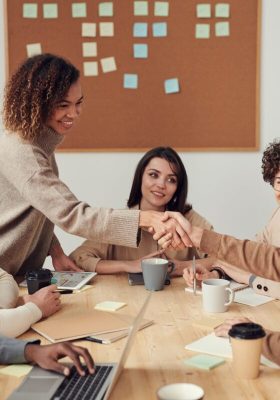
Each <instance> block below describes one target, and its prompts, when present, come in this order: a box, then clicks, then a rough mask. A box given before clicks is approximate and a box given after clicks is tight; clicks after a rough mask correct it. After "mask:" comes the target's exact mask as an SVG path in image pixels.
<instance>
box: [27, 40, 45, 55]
mask: <svg viewBox="0 0 280 400" xmlns="http://www.w3.org/2000/svg"><path fill="white" fill-rule="evenodd" d="M26 52H27V56H28V57H33V56H37V55H38V54H42V46H41V43H29V44H27V45H26Z"/></svg>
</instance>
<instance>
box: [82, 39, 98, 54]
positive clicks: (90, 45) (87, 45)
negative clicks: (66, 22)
mask: <svg viewBox="0 0 280 400" xmlns="http://www.w3.org/2000/svg"><path fill="white" fill-rule="evenodd" d="M96 56H97V44H96V42H84V43H83V57H96Z"/></svg>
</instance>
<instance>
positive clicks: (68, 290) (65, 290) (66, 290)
mask: <svg viewBox="0 0 280 400" xmlns="http://www.w3.org/2000/svg"><path fill="white" fill-rule="evenodd" d="M55 292H58V293H60V294H72V293H73V290H71V289H57V290H55Z"/></svg>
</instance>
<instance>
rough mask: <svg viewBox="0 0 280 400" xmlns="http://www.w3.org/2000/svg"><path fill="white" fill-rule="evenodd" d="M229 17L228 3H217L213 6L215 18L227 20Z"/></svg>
mask: <svg viewBox="0 0 280 400" xmlns="http://www.w3.org/2000/svg"><path fill="white" fill-rule="evenodd" d="M229 16H230V5H229V4H228V3H217V4H216V5H215V17H216V18H229Z"/></svg>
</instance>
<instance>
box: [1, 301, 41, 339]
mask: <svg viewBox="0 0 280 400" xmlns="http://www.w3.org/2000/svg"><path fill="white" fill-rule="evenodd" d="M41 318H42V312H41V310H40V309H39V307H37V306H36V305H35V304H34V303H27V304H25V305H23V306H20V307H17V308H13V309H9V310H0V334H2V335H6V336H8V337H16V336H19V335H21V334H22V333H24V332H26V331H27V330H28V329H29V328H30V326H31V325H32V324H34V323H35V322H37V321H38V320H39V319H41Z"/></svg>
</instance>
